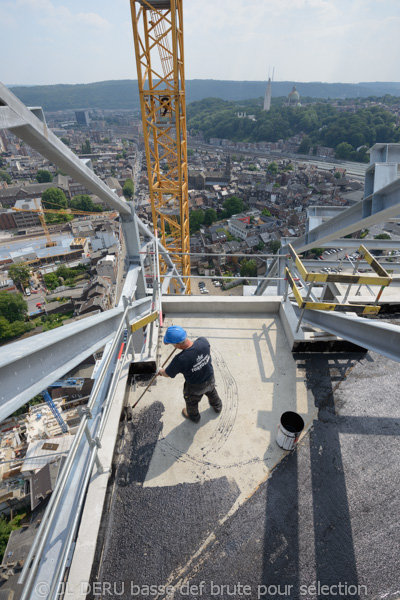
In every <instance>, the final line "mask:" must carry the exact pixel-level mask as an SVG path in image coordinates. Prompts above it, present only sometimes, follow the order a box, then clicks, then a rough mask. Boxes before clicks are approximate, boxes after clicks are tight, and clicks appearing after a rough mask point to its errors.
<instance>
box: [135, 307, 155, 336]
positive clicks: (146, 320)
mask: <svg viewBox="0 0 400 600" xmlns="http://www.w3.org/2000/svg"><path fill="white" fill-rule="evenodd" d="M157 318H158V312H157V311H154V312H152V313H150V314H149V315H147V317H143V318H142V319H139V320H138V321H136V322H135V323H133V325H131V331H132V333H133V332H134V331H137V330H138V329H141V328H142V327H146V325H148V324H149V323H151V322H152V321H155V320H156V319H157Z"/></svg>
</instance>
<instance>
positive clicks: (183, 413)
mask: <svg viewBox="0 0 400 600" xmlns="http://www.w3.org/2000/svg"><path fill="white" fill-rule="evenodd" d="M182 415H183V416H184V417H185V419H189V421H193V423H198V422H199V421H200V415H199V416H198V418H197V419H193V418H192V417H190V416H189V414H188V411H187V409H186V408H182Z"/></svg>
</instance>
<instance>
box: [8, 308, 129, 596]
mask: <svg viewBox="0 0 400 600" xmlns="http://www.w3.org/2000/svg"><path fill="white" fill-rule="evenodd" d="M124 304H125V310H124V312H123V314H122V315H121V320H120V324H119V327H118V329H117V331H116V333H115V336H114V339H113V341H112V342H110V343H109V344H110V345H109V348H108V352H107V354H106V356H105V358H104V359H103V363H102V365H101V367H100V370H99V372H98V374H97V377H96V382H95V385H94V387H93V390H92V393H91V395H90V399H89V402H88V405H87V407H85V408H84V409H81V414H82V419H81V422H80V424H79V427H78V431H77V432H76V434H75V436H74V441H73V443H72V445H71V448H70V451H69V453H68V455H67V458H66V462H65V464H64V466H63V468H62V471H61V473H60V475H59V478H58V480H57V483H56V486H55V488H54V490H53V492H52V494H51V497H50V500H49V503H48V506H47V508H46V511H45V513H44V515H43V517H42V521H41V523H40V526H39V528H38V531H37V534H36V537H35V540H34V542H33V544H32V546H31V548H30V551H29V553H28V556H27V557H26V560H25V564H24V567H23V569H22V572H21V574H20V577H19V579H18V583H19V584H24V589H23V592H22V594H21V600H27V598H29V597H31V594H32V585H33V583H34V579H35V577H36V575H37V571H38V567H39V564H40V562H41V560H42V559H43V552H44V549H45V545H46V542H47V540H48V538H49V534H50V532H51V531H52V527H53V525H54V522H55V519H56V516H57V515H58V514H59V510H60V505H61V503H62V500H63V497H64V494H66V493H68V489H67V483H68V481H69V479H70V478H71V476H74V477H75V479H76V480H77V481H76V483H75V485H76V488H77V494H76V498H75V501H74V504H75V506H74V515H73V518H72V520H71V521H70V522H69V524H68V526H67V528H66V530H64V532H63V534H64V536H66V539H65V542H64V543H63V544H62V547H61V549H60V553H59V556H58V560H57V561H56V564H55V566H53V572H52V576H51V580H50V581H49V580H47V587H46V590H47V592H48V593H46V595H45V596H42V597H45V598H47V599H48V600H50V599H51V600H53V599H55V598H57V597H58V594H59V588H60V585H61V582H62V580H63V578H64V571H65V567H66V565H67V561H68V558H69V554H70V550H71V546H72V543H73V540H74V538H75V536H76V532H77V529H78V525H79V522H80V516H81V512H82V508H83V506H84V501H85V496H86V491H87V488H88V485H89V482H90V479H91V476H92V470H93V466H94V464H95V463H96V465H97V468H98V471H99V472H100V473H101V472H103V468H102V465H101V463H100V460H99V457H98V450H99V448H101V440H102V437H103V434H104V430H105V427H106V424H107V420H108V417H109V414H110V409H111V406H112V402H113V399H114V395H115V391H116V387H117V383H118V380H119V377H120V373H121V369H122V366H123V364H124V362H123V360H120V361H118V359H117V358H116V350H117V347H118V343H119V342H120V341H121V337H122V334H123V331H124V329H126V327H127V322H126V321H127V315H128V311H129V308H130V303H129V302H128V301H127V300H126V301H125V302H124ZM131 337H132V333H129V332H128V335H127V339H126V346H125V350H126V349H127V348H128V347H129V345H130V343H131ZM125 356H126V351H125V354H124V355H122V356H121V359H122V358H123V357H125ZM112 363H114V364H115V369H114V373H113V376H112V378H111V382H110V384H109V385H108V386H107V381H106V378H107V375H109V374H110V367H111V366H112ZM105 384H106V385H105ZM107 388H108V389H107ZM103 393H104V397H103V398H101V396H102V394H103ZM78 451H79V452H80V454H79V456H80V457H81V458H82V455H83V454H86V459H85V460H84V463H83V465H82V468H81V472H80V473H78V472H77V471H76V470H75V471H74V472H73V467H74V466H76V465H75V459H76V458H77V456H78Z"/></svg>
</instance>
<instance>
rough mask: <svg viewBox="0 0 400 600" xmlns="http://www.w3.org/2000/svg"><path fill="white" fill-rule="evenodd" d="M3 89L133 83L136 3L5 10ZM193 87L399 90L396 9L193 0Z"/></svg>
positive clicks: (384, 3) (188, 40)
mask: <svg viewBox="0 0 400 600" xmlns="http://www.w3.org/2000/svg"><path fill="white" fill-rule="evenodd" d="M0 20H1V22H2V26H3V27H2V49H3V55H5V56H7V60H5V61H3V65H2V69H1V81H3V82H4V83H6V84H8V85H14V84H19V85H22V84H27V85H35V84H56V83H89V82H93V81H104V80H112V79H136V64H135V56H134V47H133V39H132V26H131V16H130V4H129V0H114V1H113V2H112V3H110V2H106V1H105V0H96V1H95V0H86V1H85V3H84V4H82V3H81V2H80V1H78V0H69V1H68V2H66V1H65V0H61V1H59V0H16V1H13V2H12V1H5V2H4V1H3V2H2V3H1V4H0ZM184 23H185V26H184V27H185V32H184V33H185V68H186V79H225V80H253V81H254V80H258V81H263V80H266V79H267V78H268V75H269V74H271V73H272V67H273V66H274V67H275V78H276V80H280V81H285V80H294V81H304V82H307V81H324V82H339V81H340V82H345V83H353V82H359V81H397V80H398V65H397V57H398V56H399V54H400V38H399V36H398V31H399V26H400V5H399V3H398V1H397V0H350V1H349V0H285V2H279V1H278V0H229V1H228V0H219V1H218V2H214V1H213V0H187V1H186V2H185V4H184Z"/></svg>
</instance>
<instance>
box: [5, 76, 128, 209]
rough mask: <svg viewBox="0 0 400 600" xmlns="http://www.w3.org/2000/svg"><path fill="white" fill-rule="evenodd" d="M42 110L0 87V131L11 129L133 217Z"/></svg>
mask: <svg viewBox="0 0 400 600" xmlns="http://www.w3.org/2000/svg"><path fill="white" fill-rule="evenodd" d="M35 113H36V114H40V111H39V109H38V108H35V109H33V111H31V110H29V108H27V107H26V106H25V105H24V104H23V103H22V102H21V101H20V100H18V98H17V97H16V96H14V94H13V93H12V92H11V91H10V90H9V89H7V88H6V86H5V85H3V84H2V83H0V129H9V130H10V131H12V133H14V134H15V135H16V136H17V137H19V138H21V139H22V140H23V141H24V142H26V143H27V144H29V146H31V148H34V149H35V150H37V151H38V152H40V154H41V155H42V156H45V157H46V158H47V159H48V160H49V161H51V162H52V163H53V164H55V165H57V166H58V167H60V168H61V169H62V170H63V171H65V172H66V173H68V175H71V177H73V178H74V179H75V180H76V181H78V182H79V183H81V184H82V185H84V186H85V187H86V188H87V189H89V190H90V191H91V192H92V193H93V194H96V196H98V197H99V198H100V199H101V200H103V201H104V202H105V203H106V204H107V205H108V206H110V207H111V208H113V209H115V210H118V211H119V212H120V213H121V214H125V215H129V214H130V210H129V207H128V206H127V203H126V202H125V200H121V199H120V198H119V197H118V196H117V195H116V194H115V193H114V192H113V191H112V190H111V189H110V188H109V187H108V186H107V185H106V184H105V183H104V182H103V181H102V180H101V179H100V178H99V177H97V175H95V174H94V173H93V171H91V170H90V169H89V167H87V166H86V165H85V164H84V163H83V162H82V161H81V160H80V158H78V156H76V154H74V153H73V152H72V150H70V149H69V148H68V147H67V146H66V145H65V144H63V142H62V141H61V140H60V139H59V138H58V137H57V136H56V135H54V133H53V132H52V131H50V129H49V128H48V127H47V125H46V123H45V122H44V121H42V120H40V119H38V118H37V117H36V116H35Z"/></svg>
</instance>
